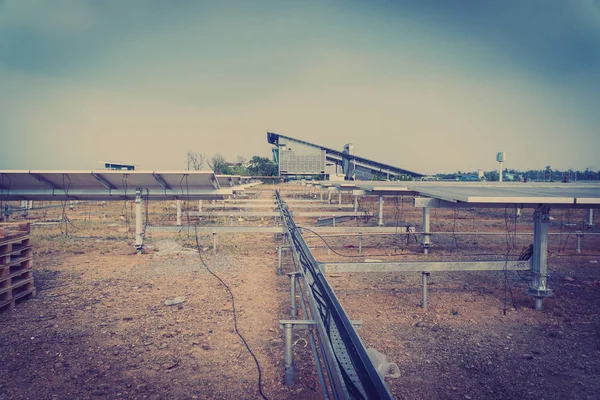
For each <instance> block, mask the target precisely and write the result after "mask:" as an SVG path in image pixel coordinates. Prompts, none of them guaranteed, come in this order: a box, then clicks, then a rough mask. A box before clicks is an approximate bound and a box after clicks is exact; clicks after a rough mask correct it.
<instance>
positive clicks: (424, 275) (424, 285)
mask: <svg viewBox="0 0 600 400" xmlns="http://www.w3.org/2000/svg"><path fill="white" fill-rule="evenodd" d="M429 275H430V273H429V272H427V271H423V272H421V281H422V282H421V283H422V289H421V307H422V308H423V309H424V310H426V309H427V279H428V278H429Z"/></svg>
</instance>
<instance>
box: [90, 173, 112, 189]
mask: <svg viewBox="0 0 600 400" xmlns="http://www.w3.org/2000/svg"><path fill="white" fill-rule="evenodd" d="M92 176H93V177H94V178H96V180H97V181H98V182H100V183H101V184H102V186H104V187H105V188H107V189H108V190H114V189H116V187H114V185H112V184H111V183H110V182H109V181H107V180H106V179H105V178H104V177H103V176H102V175H100V174H97V173H95V172H92Z"/></svg>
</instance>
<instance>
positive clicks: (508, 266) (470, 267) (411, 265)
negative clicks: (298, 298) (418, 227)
mask: <svg viewBox="0 0 600 400" xmlns="http://www.w3.org/2000/svg"><path fill="white" fill-rule="evenodd" d="M319 267H320V268H321V271H323V273H342V272H352V273H354V272H423V271H427V272H452V271H503V270H508V271H527V270H530V269H531V264H530V262H529V261H508V262H506V261H463V262H461V261H415V262H359V263H350V262H348V263H347V262H323V263H319Z"/></svg>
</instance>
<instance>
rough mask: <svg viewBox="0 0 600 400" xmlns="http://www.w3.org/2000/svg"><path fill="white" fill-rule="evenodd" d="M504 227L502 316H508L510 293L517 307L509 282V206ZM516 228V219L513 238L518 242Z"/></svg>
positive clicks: (513, 303) (513, 304)
mask: <svg viewBox="0 0 600 400" xmlns="http://www.w3.org/2000/svg"><path fill="white" fill-rule="evenodd" d="M515 216H516V209H515ZM504 226H505V228H506V235H505V240H506V258H505V261H504V307H503V310H502V314H503V315H506V309H507V303H508V293H507V292H510V300H511V303H512V306H513V308H514V309H515V310H516V309H517V306H516V305H515V299H514V297H513V292H512V286H511V285H510V282H509V280H508V258H509V256H510V249H511V234H510V229H509V222H508V206H507V207H505V208H504ZM516 227H517V221H516V217H515V220H514V229H515V232H514V233H515V235H514V236H513V237H514V238H515V240H516ZM512 244H513V246H514V245H515V243H514V242H513V243H512Z"/></svg>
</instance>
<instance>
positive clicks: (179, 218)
mask: <svg viewBox="0 0 600 400" xmlns="http://www.w3.org/2000/svg"><path fill="white" fill-rule="evenodd" d="M177 226H181V200H177Z"/></svg>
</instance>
